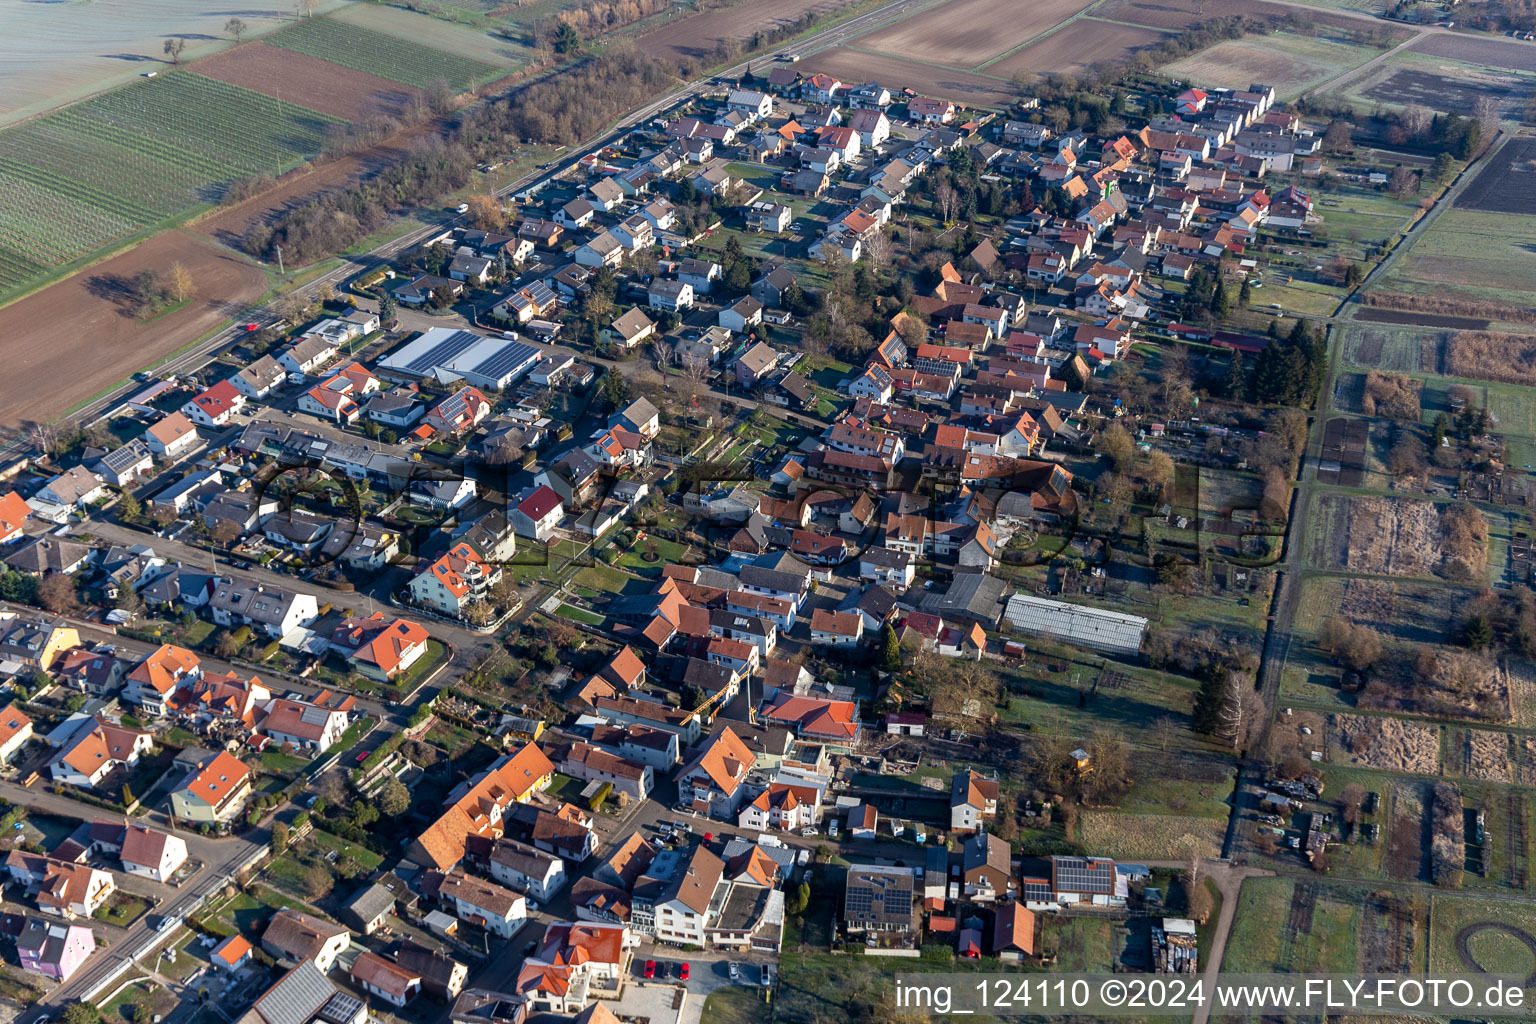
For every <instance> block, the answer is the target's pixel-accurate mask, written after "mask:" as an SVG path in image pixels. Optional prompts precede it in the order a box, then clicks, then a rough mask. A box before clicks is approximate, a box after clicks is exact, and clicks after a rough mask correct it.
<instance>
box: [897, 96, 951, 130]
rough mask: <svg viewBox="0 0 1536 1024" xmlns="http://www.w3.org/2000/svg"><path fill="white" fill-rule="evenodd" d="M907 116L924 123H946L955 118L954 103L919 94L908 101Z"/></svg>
mask: <svg viewBox="0 0 1536 1024" xmlns="http://www.w3.org/2000/svg"><path fill="white" fill-rule="evenodd" d="M907 117H908V119H909V120H913V121H921V122H922V123H924V124H948V123H949V122H951V121H953V120H954V119H955V105H954V104H953V103H951V102H949V100H930V99H927V98H925V97H922V96H919V97H918V98H917V99H914V100H910V101H908V103H907Z"/></svg>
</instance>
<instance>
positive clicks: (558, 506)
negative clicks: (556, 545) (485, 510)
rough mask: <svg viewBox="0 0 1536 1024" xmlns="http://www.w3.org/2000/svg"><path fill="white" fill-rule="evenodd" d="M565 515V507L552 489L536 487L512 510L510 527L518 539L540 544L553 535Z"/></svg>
mask: <svg viewBox="0 0 1536 1024" xmlns="http://www.w3.org/2000/svg"><path fill="white" fill-rule="evenodd" d="M564 515H565V505H564V502H562V501H561V499H560V495H558V494H556V493H555V491H554V489H553V488H551V487H549V486H547V485H545V486H542V487H536V488H534V490H533V491H532V493H530V494H529V495H528V496H527V497H525V498H523V499H522V500H521V501H519V502H518V503H517V504H516V505H515V506H513V508H512V515H511V520H512V526H513V529H514V530H516V532H517V535H518V536H519V537H527V538H529V539H531V540H534V541H536V542H538V543H540V544H543V543H545V542H546V541H548V540H549V539H550V538H551V537H553V536H554V534H555V529H556V528H557V527H558V526H559V525H560V520H561V518H562V517H563V516H564Z"/></svg>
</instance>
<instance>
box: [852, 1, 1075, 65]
mask: <svg viewBox="0 0 1536 1024" xmlns="http://www.w3.org/2000/svg"><path fill="white" fill-rule="evenodd" d="M1091 3H1092V0H1037V2H1035V3H1032V4H1028V5H1017V4H1009V3H1008V2H1007V0H954V2H951V3H947V4H944V5H943V6H941V7H938V8H935V9H933V10H929V11H925V12H923V13H921V14H918V15H917V16H915V17H913V18H909V19H907V20H906V21H902V22H898V23H897V24H895V25H892V26H890V27H889V28H884V29H881V30H880V31H878V32H875V33H873V34H871V35H868V36H865V37H864V38H863V39H862V41H861V42H862V44H863V45H864V46H866V47H868V48H869V49H871V50H876V51H879V52H882V53H889V54H891V55H893V56H902V57H907V58H910V59H913V60H921V61H928V62H932V63H935V64H940V65H944V66H947V67H955V68H965V69H971V70H976V71H980V70H981V69H982V68H984V67H985V66H986V65H987V64H989V63H991V62H992V61H995V60H998V59H999V58H1002V57H1004V56H1005V55H1007V54H1008V53H1010V52H1011V51H1013V50H1015V49H1018V48H1020V47H1022V46H1024V45H1026V44H1027V43H1029V42H1030V40H1032V39H1035V38H1037V37H1038V36H1040V35H1041V34H1043V33H1045V32H1048V31H1050V30H1051V29H1052V28H1054V27H1055V26H1057V25H1060V24H1061V23H1062V22H1063V21H1065V20H1067V19H1069V18H1072V17H1075V16H1076V15H1077V14H1079V13H1081V12H1082V11H1083V10H1084V9H1085V8H1087V7H1089V6H1090V5H1091ZM1005 15H1006V16H1005Z"/></svg>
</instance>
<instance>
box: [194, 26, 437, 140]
mask: <svg viewBox="0 0 1536 1024" xmlns="http://www.w3.org/2000/svg"><path fill="white" fill-rule="evenodd" d="M192 70H193V71H195V72H197V73H198V74H199V75H205V76H207V77H208V78H216V79H218V80H219V81H221V82H228V83H230V84H231V85H238V86H241V87H242V88H246V89H254V90H255V91H256V92H260V93H265V94H266V95H268V96H277V97H279V98H283V97H286V98H287V99H288V100H289V101H290V102H297V101H298V100H299V99H300V98H302V100H303V103H304V105H305V106H306V107H309V108H310V109H311V110H318V111H320V112H321V113H322V114H330V115H331V116H332V117H344V118H346V119H347V120H349V121H361V120H364V119H365V118H369V117H375V116H379V115H384V116H388V117H398V116H399V115H400V114H401V113H402V112H404V110H405V108H406V105H407V104H408V103H409V102H410V100H411V97H412V96H413V95H415V93H416V90H414V89H411V88H409V87H407V86H404V85H401V84H400V83H399V82H396V81H393V80H391V79H388V78H380V77H379V76H377V75H370V74H368V73H367V72H364V71H355V70H353V69H352V68H348V67H343V66H342V65H340V64H332V63H331V62H330V61H328V60H321V59H320V58H319V57H311V56H309V55H308V54H304V53H297V52H295V51H293V50H285V49H283V48H282V47H280V46H268V45H267V44H266V43H249V44H247V45H245V46H237V47H235V48H234V49H233V50H226V51H224V52H223V53H221V54H219V55H218V56H215V57H210V58H208V59H207V60H202V61H198V62H197V64H196V65H195V66H194V67H193V69H192Z"/></svg>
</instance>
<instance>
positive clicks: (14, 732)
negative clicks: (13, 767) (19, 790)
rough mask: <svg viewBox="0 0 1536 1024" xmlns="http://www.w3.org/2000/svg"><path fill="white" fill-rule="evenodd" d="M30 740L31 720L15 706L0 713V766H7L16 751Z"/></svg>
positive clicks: (10, 706) (12, 705) (8, 707)
mask: <svg viewBox="0 0 1536 1024" xmlns="http://www.w3.org/2000/svg"><path fill="white" fill-rule="evenodd" d="M31 738H32V719H30V718H28V717H27V714H26V712H24V711H22V710H21V708H18V707H17V706H16V705H15V704H10V705H8V706H7V707H6V709H5V710H4V711H0V764H9V763H10V761H11V758H12V757H14V756H15V755H16V751H18V750H20V749H21V748H22V747H24V746H26V745H27V740H30V739H31Z"/></svg>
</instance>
